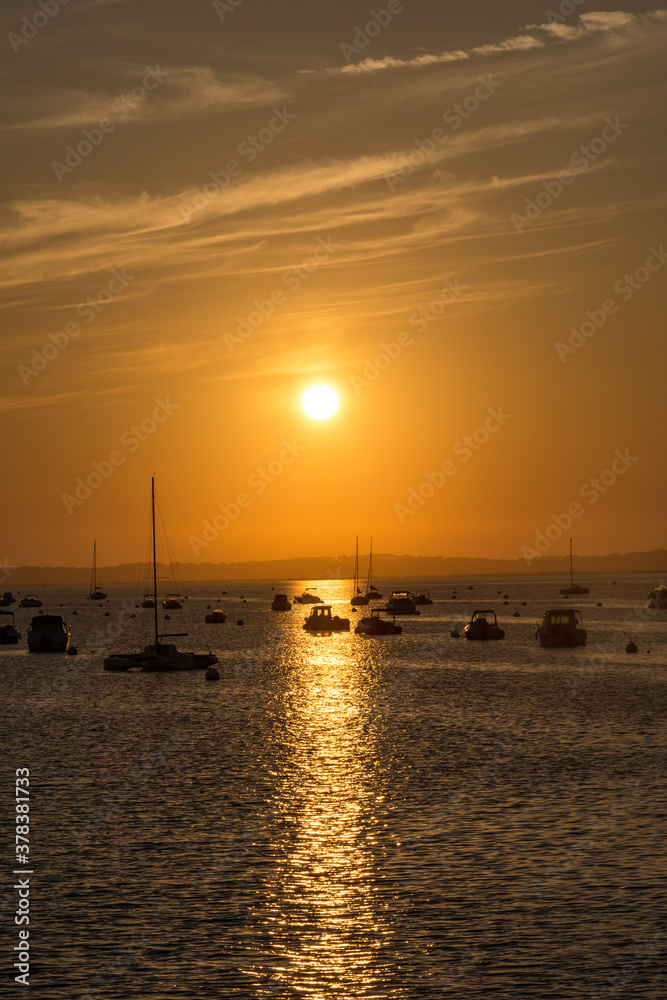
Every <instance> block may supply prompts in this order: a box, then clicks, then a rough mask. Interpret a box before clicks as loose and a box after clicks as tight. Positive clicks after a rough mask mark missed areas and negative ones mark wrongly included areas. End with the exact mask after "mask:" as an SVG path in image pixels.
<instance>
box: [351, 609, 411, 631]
mask: <svg viewBox="0 0 667 1000" xmlns="http://www.w3.org/2000/svg"><path fill="white" fill-rule="evenodd" d="M381 615H382V611H381V609H380V608H373V610H372V611H371V613H370V616H369V617H368V618H360V619H359V622H358V623H357V627H356V628H355V630H354V631H355V632H356V634H357V635H401V633H402V632H403V629H402V628H401V626H400V625H397V624H396V623H395V622H388V621H387V620H386V619H385V618H382V617H381Z"/></svg>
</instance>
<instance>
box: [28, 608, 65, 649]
mask: <svg viewBox="0 0 667 1000" xmlns="http://www.w3.org/2000/svg"><path fill="white" fill-rule="evenodd" d="M69 639H70V630H69V625H68V624H67V622H66V621H65V619H64V618H63V617H62V615H36V616H35V617H34V618H33V619H32V621H31V622H30V628H29V630H28V649H29V650H30V652H31V653H63V652H65V651H66V650H67V647H68V646H69Z"/></svg>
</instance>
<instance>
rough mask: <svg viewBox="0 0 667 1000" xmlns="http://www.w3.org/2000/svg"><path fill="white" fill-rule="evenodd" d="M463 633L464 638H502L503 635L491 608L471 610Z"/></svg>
mask: <svg viewBox="0 0 667 1000" xmlns="http://www.w3.org/2000/svg"><path fill="white" fill-rule="evenodd" d="M463 634H464V635H465V637H466V639H503V638H504V637H505V633H504V632H503V630H502V629H501V627H500V626H499V625H498V619H497V618H496V613H495V611H493V609H492V608H486V609H485V610H484V609H483V610H481V611H473V613H472V617H471V619H470V621H469V622H468V624H467V625H466V627H465V628H464V630H463Z"/></svg>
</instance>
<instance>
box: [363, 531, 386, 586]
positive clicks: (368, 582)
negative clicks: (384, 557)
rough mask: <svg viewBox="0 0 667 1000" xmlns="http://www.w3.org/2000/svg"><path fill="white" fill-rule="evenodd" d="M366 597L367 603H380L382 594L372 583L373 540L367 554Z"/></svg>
mask: <svg viewBox="0 0 667 1000" xmlns="http://www.w3.org/2000/svg"><path fill="white" fill-rule="evenodd" d="M366 597H367V598H368V600H369V601H381V600H382V594H381V593H380V591H379V590H378V589H377V587H376V586H375V584H374V583H373V539H372V538H371V546H370V549H369V552H368V577H367V579H366Z"/></svg>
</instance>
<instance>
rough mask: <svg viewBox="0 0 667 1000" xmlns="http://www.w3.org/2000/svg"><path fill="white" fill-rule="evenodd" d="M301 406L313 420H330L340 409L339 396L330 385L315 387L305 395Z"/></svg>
mask: <svg viewBox="0 0 667 1000" xmlns="http://www.w3.org/2000/svg"><path fill="white" fill-rule="evenodd" d="M301 405H302V406H303V410H304V413H306V414H307V415H308V416H309V417H312V418H313V420H328V419H329V417H333V415H334V413H335V412H336V410H337V409H338V396H337V395H336V393H335V392H334V391H333V389H330V388H329V386H328V385H313V386H311V388H310V389H308V390H307V392H305V393H304V394H303V399H302V400H301Z"/></svg>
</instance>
